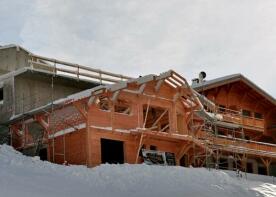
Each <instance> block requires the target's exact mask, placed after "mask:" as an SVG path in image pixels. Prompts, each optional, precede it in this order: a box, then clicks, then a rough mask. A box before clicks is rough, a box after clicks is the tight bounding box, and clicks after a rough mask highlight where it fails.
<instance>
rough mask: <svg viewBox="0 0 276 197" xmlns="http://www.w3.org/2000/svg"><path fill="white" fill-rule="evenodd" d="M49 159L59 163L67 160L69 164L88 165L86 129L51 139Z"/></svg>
mask: <svg viewBox="0 0 276 197" xmlns="http://www.w3.org/2000/svg"><path fill="white" fill-rule="evenodd" d="M53 145H54V147H55V149H54V152H53ZM53 153H54V154H53ZM53 155H55V158H54V159H53ZM48 160H49V161H51V162H55V163H59V164H63V163H64V161H67V162H68V163H69V164H77V165H86V129H81V130H78V131H75V132H72V133H69V134H66V135H64V136H59V137H56V138H55V139H54V140H53V139H50V140H49V145H48Z"/></svg>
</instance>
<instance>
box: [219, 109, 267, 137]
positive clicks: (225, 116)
mask: <svg viewBox="0 0 276 197" xmlns="http://www.w3.org/2000/svg"><path fill="white" fill-rule="evenodd" d="M218 114H221V115H222V121H224V122H230V123H234V124H239V125H242V126H243V127H244V128H248V129H254V130H258V131H261V132H263V131H264V128H265V126H264V119H262V118H255V117H249V116H244V115H242V113H241V112H240V111H234V110H231V109H226V108H219V109H218Z"/></svg>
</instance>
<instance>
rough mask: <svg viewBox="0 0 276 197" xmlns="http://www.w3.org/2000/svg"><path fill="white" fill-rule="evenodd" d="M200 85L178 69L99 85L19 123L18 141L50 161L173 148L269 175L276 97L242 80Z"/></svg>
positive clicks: (275, 151)
mask: <svg viewBox="0 0 276 197" xmlns="http://www.w3.org/2000/svg"><path fill="white" fill-rule="evenodd" d="M212 85H213V84H212ZM195 89H196V91H197V92H199V93H200V94H198V93H197V92H196V91H195V90H194V89H192V88H191V87H190V86H189V84H188V83H187V81H186V80H185V79H184V78H183V77H182V76H180V75H179V74H177V73H175V72H174V71H168V72H165V73H162V74H160V75H159V76H156V75H148V76H145V77H140V78H137V79H130V80H128V81H125V82H119V83H115V84H113V85H108V86H98V87H96V88H93V89H91V90H87V91H85V92H80V93H78V94H76V95H72V96H70V97H68V98H66V99H64V100H61V101H58V102H56V103H55V105H54V106H52V108H51V109H47V110H46V112H45V110H44V111H42V112H41V111H40V112H37V113H35V114H33V115H32V116H31V117H29V118H28V120H26V119H25V120H24V121H22V120H20V121H16V122H14V123H12V125H11V126H10V128H11V131H12V133H13V145H14V146H15V147H16V148H18V149H24V148H25V147H26V146H39V142H40V144H44V146H43V147H45V148H47V159H48V160H49V161H52V162H55V163H65V162H66V163H67V162H68V163H69V164H82V165H87V166H88V167H93V166H97V165H100V164H101V163H105V162H108V163H130V164H135V163H141V162H143V160H142V157H141V154H140V151H141V149H148V150H158V151H163V152H169V153H172V154H173V155H174V157H175V160H176V165H182V166H189V165H193V166H195V167H201V166H214V167H215V166H217V165H219V167H220V164H221V167H225V165H224V164H223V160H225V159H226V160H227V162H228V166H227V168H228V169H236V168H239V169H242V170H245V171H249V172H251V171H252V172H255V173H258V172H259V173H261V172H262V169H261V168H262V167H263V166H264V170H265V171H266V174H269V173H270V171H271V170H270V168H271V166H272V165H273V162H274V161H275V159H276V145H275V130H273V129H274V127H273V126H274V124H275V123H276V118H275V103H272V102H271V101H270V100H269V99H266V97H264V96H263V95H262V94H259V93H258V92H257V91H256V90H255V89H252V88H251V87H249V86H248V85H247V84H245V83H243V82H242V81H237V82H234V83H226V84H224V85H217V86H208V87H207V86H205V87H200V88H195ZM202 95H204V96H202ZM34 123H39V124H40V125H41V127H42V128H43V137H42V138H40V141H39V142H37V143H36V142H35V141H32V142H30V141H27V138H28V136H30V135H29V132H28V125H32V124H34ZM231 159H232V161H230V160H231ZM253 160H254V162H255V164H256V163H257V167H256V165H255V166H251V167H250V163H252V162H251V161H253ZM230 163H231V164H230ZM258 164H260V165H259V166H260V170H259V171H258V170H256V168H258ZM251 168H252V170H251Z"/></svg>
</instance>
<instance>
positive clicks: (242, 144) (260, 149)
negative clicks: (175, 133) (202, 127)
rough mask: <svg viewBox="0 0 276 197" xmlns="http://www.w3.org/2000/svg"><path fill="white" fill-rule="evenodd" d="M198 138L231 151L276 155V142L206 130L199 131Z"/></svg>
mask: <svg viewBox="0 0 276 197" xmlns="http://www.w3.org/2000/svg"><path fill="white" fill-rule="evenodd" d="M198 138H199V139H201V140H207V141H208V142H209V143H210V144H213V145H216V146H219V147H221V148H222V149H224V150H227V151H230V152H239V153H248V154H256V155H262V154H263V155H264V156H265V155H267V156H273V157H276V144H271V143H264V142H257V141H252V140H245V139H240V138H233V137H228V136H223V135H217V136H210V135H208V134H207V133H206V132H205V131H202V132H200V133H199V135H198Z"/></svg>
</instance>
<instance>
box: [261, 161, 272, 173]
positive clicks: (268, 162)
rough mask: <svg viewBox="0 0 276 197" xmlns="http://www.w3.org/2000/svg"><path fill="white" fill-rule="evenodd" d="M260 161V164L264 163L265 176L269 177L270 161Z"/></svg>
mask: <svg viewBox="0 0 276 197" xmlns="http://www.w3.org/2000/svg"><path fill="white" fill-rule="evenodd" d="M261 160H262V162H263V163H264V165H265V167H266V174H267V176H269V174H270V164H271V159H264V158H262V157H261Z"/></svg>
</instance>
